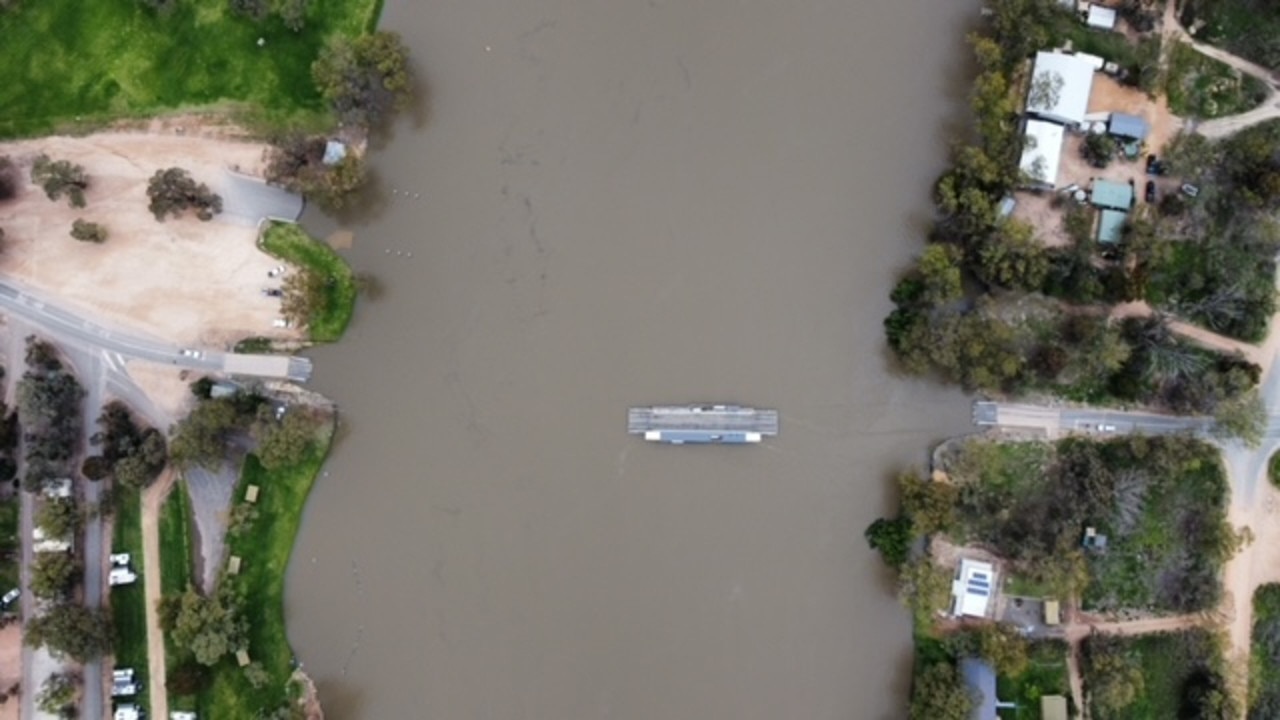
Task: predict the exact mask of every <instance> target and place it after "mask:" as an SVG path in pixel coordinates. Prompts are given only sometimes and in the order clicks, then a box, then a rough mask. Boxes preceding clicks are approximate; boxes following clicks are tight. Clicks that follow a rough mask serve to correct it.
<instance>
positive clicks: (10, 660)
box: [0, 623, 22, 720]
mask: <svg viewBox="0 0 1280 720" xmlns="http://www.w3.org/2000/svg"><path fill="white" fill-rule="evenodd" d="M21 681H22V630H21V628H19V627H18V624H17V623H13V624H11V625H8V626H6V627H5V628H4V629H3V630H0V692H8V690H9V688H11V687H13V685H14V683H18V682H21ZM20 705H21V703H20V702H19V701H18V698H17V697H11V698H9V699H8V700H7V701H5V702H4V703H3V704H0V720H18V707H19V706H20Z"/></svg>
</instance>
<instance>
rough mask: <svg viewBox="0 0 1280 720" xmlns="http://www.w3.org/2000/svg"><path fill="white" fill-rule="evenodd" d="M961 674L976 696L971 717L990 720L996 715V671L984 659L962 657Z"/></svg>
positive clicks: (974, 719)
mask: <svg viewBox="0 0 1280 720" xmlns="http://www.w3.org/2000/svg"><path fill="white" fill-rule="evenodd" d="M960 676H961V677H963V678H964V684H965V685H967V686H968V687H969V692H970V694H971V695H973V696H974V703H973V711H972V712H970V713H969V717H970V718H972V719H973V720H990V719H991V718H994V717H996V703H997V702H999V701H998V700H996V671H995V670H994V669H993V668H992V667H991V666H990V665H989V664H987V663H986V661H984V660H979V659H978V658H971V657H967V658H961V659H960Z"/></svg>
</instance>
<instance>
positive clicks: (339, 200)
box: [300, 153, 367, 210]
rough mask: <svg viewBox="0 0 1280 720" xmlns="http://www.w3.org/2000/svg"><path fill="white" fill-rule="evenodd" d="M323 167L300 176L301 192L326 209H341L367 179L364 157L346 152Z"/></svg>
mask: <svg viewBox="0 0 1280 720" xmlns="http://www.w3.org/2000/svg"><path fill="white" fill-rule="evenodd" d="M323 168H324V169H323V171H320V172H313V173H307V174H305V175H303V176H302V177H301V178H300V180H301V183H300V186H301V190H302V193H303V194H304V195H306V196H307V198H308V199H310V200H314V201H316V202H317V203H319V204H320V206H321V207H323V208H324V209H326V210H341V209H342V208H343V207H344V206H346V204H347V202H348V201H349V200H350V199H351V198H352V197H354V196H355V195H356V193H357V192H358V191H359V190H360V188H362V187H364V184H365V181H366V180H367V175H366V173H365V167H364V159H363V158H362V157H361V156H360V155H357V154H355V153H347V154H346V155H344V156H343V158H342V159H341V160H339V161H338V162H336V163H334V164H333V165H326V166H323Z"/></svg>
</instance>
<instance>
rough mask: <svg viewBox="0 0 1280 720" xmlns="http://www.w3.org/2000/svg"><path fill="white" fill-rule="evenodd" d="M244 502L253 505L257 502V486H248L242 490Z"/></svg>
mask: <svg viewBox="0 0 1280 720" xmlns="http://www.w3.org/2000/svg"><path fill="white" fill-rule="evenodd" d="M244 501H245V502H247V503H249V504H250V505H253V504H254V503H256V502H258V486H257V485H250V486H249V487H247V488H245V489H244Z"/></svg>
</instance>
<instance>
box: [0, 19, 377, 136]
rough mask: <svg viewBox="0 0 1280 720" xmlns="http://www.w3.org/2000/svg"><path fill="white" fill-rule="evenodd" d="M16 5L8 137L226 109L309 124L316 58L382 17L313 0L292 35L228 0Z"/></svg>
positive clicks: (3, 30)
mask: <svg viewBox="0 0 1280 720" xmlns="http://www.w3.org/2000/svg"><path fill="white" fill-rule="evenodd" d="M12 5H14V7H11V8H10V9H7V10H5V11H4V15H3V22H0V77H2V78H3V81H2V82H0V107H3V108H4V109H5V112H4V114H3V117H0V136H6V137H15V136H30V135H38V134H43V133H48V132H49V131H51V130H54V129H56V128H64V127H66V126H73V125H89V124H93V123H97V122H101V121H104V120H109V119H113V118H118V117H126V116H140V115H148V114H155V113H157V112H162V111H167V110H176V109H182V108H190V107H194V106H209V105H215V104H228V103H235V104H246V105H248V106H252V107H253V108H255V110H256V111H257V112H259V113H260V114H261V116H260V117H261V119H262V120H265V121H268V122H270V123H272V124H281V123H290V122H295V123H303V124H311V125H314V124H316V123H317V122H318V121H323V120H324V119H326V118H327V117H328V113H327V110H326V108H325V107H324V104H323V102H322V100H321V98H320V96H319V94H318V93H317V92H316V89H315V87H314V85H313V84H312V81H311V63H312V62H313V61H314V60H315V58H316V56H317V55H318V53H319V51H320V48H321V47H322V46H323V45H324V43H325V42H326V41H327V40H328V38H330V37H332V36H335V35H357V34H360V33H362V32H365V31H367V30H369V29H372V28H373V27H374V25H375V24H376V22H377V17H378V13H379V12H380V11H381V0H311V2H310V4H309V10H308V12H307V18H306V27H304V28H303V30H302V31H301V32H298V33H295V32H292V31H290V30H289V29H287V28H286V27H285V26H284V24H283V23H282V22H281V21H280V20H279V19H278V18H277V17H275V16H272V17H271V18H269V19H268V20H265V21H263V22H261V23H256V22H253V21H252V20H249V19H246V18H244V17H241V16H238V15H235V14H233V13H232V12H231V10H230V9H229V7H228V3H227V2H226V0H183V1H182V2H178V3H174V4H173V5H174V7H173V9H172V10H171V11H170V12H168V13H161V14H158V13H156V12H155V11H153V10H150V9H148V8H147V7H145V6H144V4H143V3H141V2H139V0H94V2H89V3H86V2H78V1H76V0H43V1H41V2H21V3H13V4H12ZM259 38H264V39H265V41H266V43H265V45H264V46H263V47H259V46H258V39H259Z"/></svg>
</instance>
